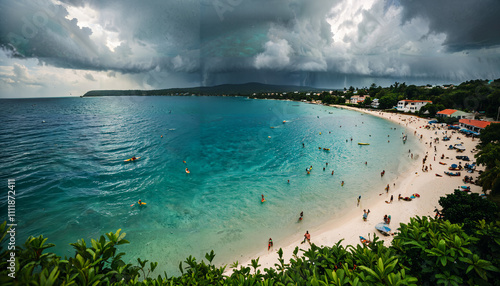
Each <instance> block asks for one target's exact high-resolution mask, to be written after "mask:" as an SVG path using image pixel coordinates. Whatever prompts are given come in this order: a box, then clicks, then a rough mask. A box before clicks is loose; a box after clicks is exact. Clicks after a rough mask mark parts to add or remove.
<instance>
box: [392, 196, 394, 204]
mask: <svg viewBox="0 0 500 286" xmlns="http://www.w3.org/2000/svg"><path fill="white" fill-rule="evenodd" d="M393 200H394V197H393V196H392V195H391V204H392V201H393Z"/></svg>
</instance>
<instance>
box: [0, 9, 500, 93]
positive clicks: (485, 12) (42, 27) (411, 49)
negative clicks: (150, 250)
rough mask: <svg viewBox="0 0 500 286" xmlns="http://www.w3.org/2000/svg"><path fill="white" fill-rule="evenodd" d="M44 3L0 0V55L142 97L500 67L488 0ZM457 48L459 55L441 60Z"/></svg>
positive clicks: (486, 72)
mask: <svg viewBox="0 0 500 286" xmlns="http://www.w3.org/2000/svg"><path fill="white" fill-rule="evenodd" d="M56 3H59V4H54V2H53V1H50V0H40V1H29V0H19V1H0V47H2V48H3V49H6V50H9V52H8V53H6V54H7V55H8V56H9V57H18V58H34V59H37V60H38V61H39V62H40V63H41V64H45V63H46V64H48V65H51V66H56V67H61V68H70V69H83V70H88V71H107V72H109V73H103V74H107V76H106V77H107V78H114V77H115V76H116V78H120V76H121V74H125V73H127V74H128V75H127V77H128V78H135V79H136V80H137V82H139V84H140V85H141V84H142V85H143V86H146V87H147V88H151V87H154V88H160V87H166V85H167V84H168V85H169V86H179V84H185V83H188V84H189V85H199V84H203V85H210V84H221V83H229V82H248V81H252V80H255V81H262V82H268V83H272V82H276V83H293V84H300V85H320V86H329V85H330V84H329V82H330V81H332V80H335V81H338V80H339V79H342V82H344V80H343V79H344V75H349V76H348V77H349V78H353V79H355V80H356V82H363V81H362V80H360V77H365V78H370V80H371V79H373V78H377V77H385V78H396V77H397V78H402V77H409V78H411V77H419V78H428V77H433V76H435V77H443V78H444V77H446V78H453V79H455V80H461V79H470V78H471V77H476V76H477V77H485V76H486V77H488V76H490V77H493V76H496V75H498V73H499V70H500V69H499V68H498V67H499V62H498V54H497V53H495V51H496V50H495V49H492V48H491V47H494V46H495V45H499V44H500V43H499V38H500V37H499V36H498V35H499V31H498V29H495V28H496V27H499V26H500V22H499V20H498V19H497V18H496V17H495V16H496V15H494V12H496V11H499V5H500V1H499V0H484V1H478V2H477V3H473V2H472V1H459V2H457V3H455V1H451V0H444V1H436V3H435V2H433V1H428V0H424V1H410V0H408V1H401V2H400V1H398V0H360V1H355V2H348V1H345V0H333V1H332V0H315V1H307V0H182V1H181V0H169V1H164V0H153V1H148V2H147V3H142V2H138V1H135V0H123V1H118V0H111V1H97V0H95V1H94V0H88V1H85V0H60V1H59V2H56ZM73 17H76V18H78V19H73ZM428 27H430V31H427V28H428ZM335 35H338V36H337V37H336V38H335V41H334V36H335ZM445 37H446V38H445ZM443 45H444V46H445V47H447V50H444V49H442V46H443ZM483 47H486V48H490V49H489V50H488V49H486V50H487V51H483V50H480V48H483ZM464 49H471V50H470V54H459V55H457V54H458V53H450V51H452V52H455V51H461V50H464ZM438 63H439V66H438ZM465 65H466V66H465ZM450 69H452V70H453V71H452V72H450V71H449V70H450ZM88 75H89V76H85V77H84V78H85V79H86V81H87V82H88V81H92V78H93V79H94V80H99V77H97V76H96V75H95V74H92V72H90V73H89V74H88ZM90 76H93V77H92V78H91V77H90ZM196 81H198V84H196ZM335 84H336V85H337V86H338V83H337V82H336V83H335Z"/></svg>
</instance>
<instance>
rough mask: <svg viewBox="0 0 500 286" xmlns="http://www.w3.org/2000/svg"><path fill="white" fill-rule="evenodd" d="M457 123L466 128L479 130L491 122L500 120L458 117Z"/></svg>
mask: <svg viewBox="0 0 500 286" xmlns="http://www.w3.org/2000/svg"><path fill="white" fill-rule="evenodd" d="M458 122H459V125H460V126H461V127H463V128H467V129H469V130H472V131H476V132H480V131H481V130H483V129H484V128H486V126H488V125H490V124H491V123H500V122H494V121H483V120H474V119H460V120H459V121H458Z"/></svg>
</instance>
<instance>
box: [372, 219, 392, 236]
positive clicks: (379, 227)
mask: <svg viewBox="0 0 500 286" xmlns="http://www.w3.org/2000/svg"><path fill="white" fill-rule="evenodd" d="M375 229H376V230H378V231H380V233H382V234H383V235H386V236H387V235H390V234H391V228H390V227H389V225H388V224H386V223H383V222H381V223H378V224H377V225H375Z"/></svg>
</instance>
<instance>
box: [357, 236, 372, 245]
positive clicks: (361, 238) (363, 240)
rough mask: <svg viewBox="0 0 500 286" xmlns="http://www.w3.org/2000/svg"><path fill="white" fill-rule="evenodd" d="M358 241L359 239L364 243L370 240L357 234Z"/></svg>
mask: <svg viewBox="0 0 500 286" xmlns="http://www.w3.org/2000/svg"><path fill="white" fill-rule="evenodd" d="M359 241H361V243H363V244H365V245H366V244H368V243H370V242H371V241H369V240H368V239H366V238H364V237H362V236H359Z"/></svg>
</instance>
